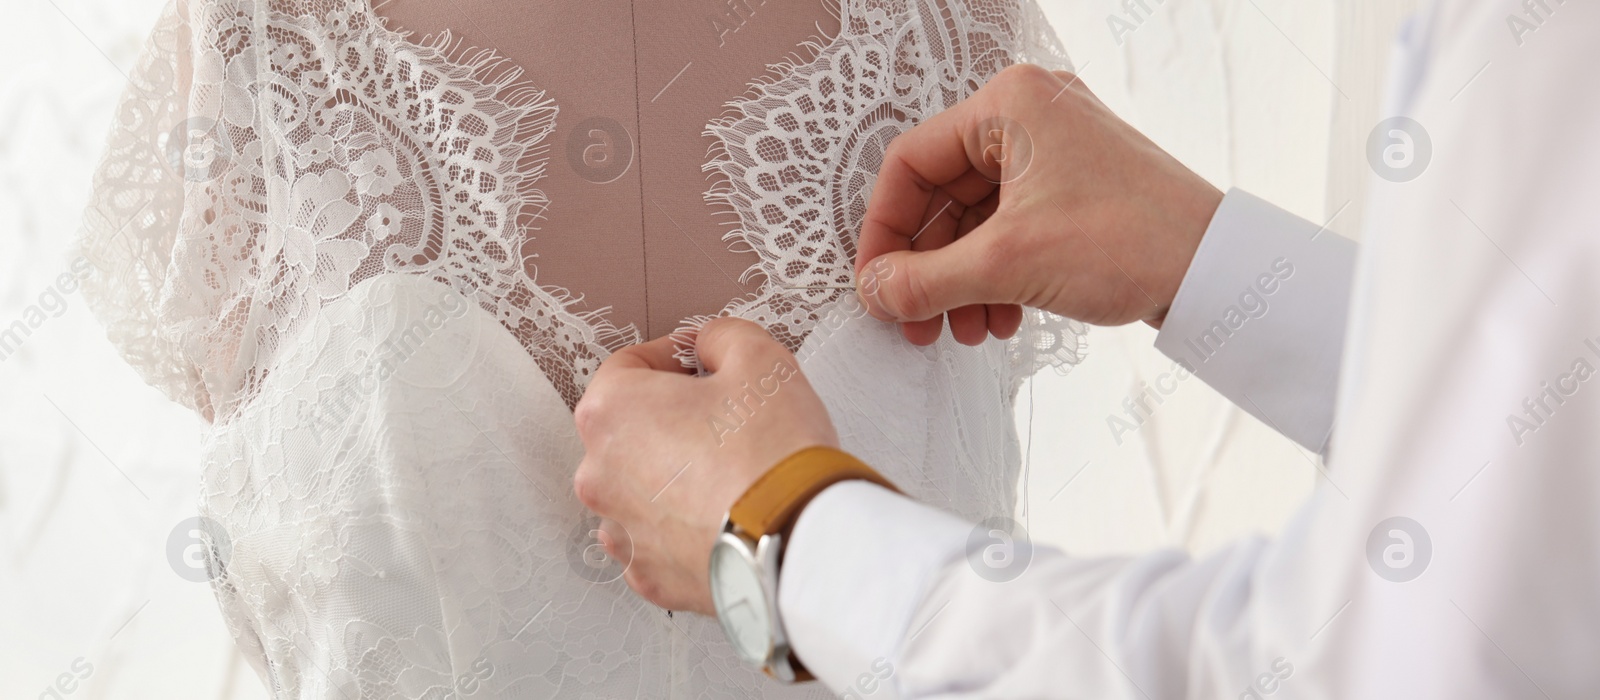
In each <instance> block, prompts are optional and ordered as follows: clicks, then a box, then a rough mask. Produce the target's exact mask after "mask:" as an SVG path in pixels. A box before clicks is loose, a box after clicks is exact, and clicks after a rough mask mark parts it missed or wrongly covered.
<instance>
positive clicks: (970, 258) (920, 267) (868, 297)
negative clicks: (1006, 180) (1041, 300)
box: [857, 214, 1017, 342]
mask: <svg viewBox="0 0 1600 700" xmlns="http://www.w3.org/2000/svg"><path fill="white" fill-rule="evenodd" d="M1008 226H1009V220H1008V219H1007V218H1006V216H1005V215H1004V214H998V215H996V216H994V217H993V218H991V219H989V221H987V222H985V223H984V224H983V225H982V226H980V227H978V229H976V230H974V231H973V232H972V233H970V234H968V235H966V236H963V237H961V238H957V239H956V240H955V241H954V242H953V243H951V244H950V245H947V246H945V247H942V248H938V249H935V250H926V251H897V252H892V253H888V254H886V255H883V256H880V257H878V258H876V259H874V260H873V261H872V262H870V263H868V264H867V266H866V267H865V268H864V269H863V270H862V271H861V274H860V276H859V277H858V278H857V290H858V294H859V295H860V297H861V300H862V303H863V304H865V305H866V307H867V311H868V312H869V313H871V314H872V315H873V316H874V317H876V318H878V319H881V320H885V321H898V322H901V323H909V322H918V321H926V320H930V319H936V318H938V317H939V316H940V315H942V314H944V313H946V312H948V311H951V310H952V309H959V308H961V307H964V306H970V305H974V304H1009V303H1014V302H1016V301H1017V300H1016V299H1013V298H1011V296H1012V288H1013V287H1014V286H1015V285H1014V282H1015V280H1014V277H1015V275H1013V274H1006V273H1007V271H1006V270H1005V269H1004V268H1003V266H1001V265H998V264H996V263H995V262H994V260H993V258H994V253H993V245H992V243H991V241H992V240H994V239H997V238H1000V237H1004V236H1005V235H1006V234H1007V231H1006V229H1007V228H1008ZM963 323H966V322H965V321H963ZM907 330H908V331H910V330H911V329H909V328H908V329H907ZM907 337H908V338H911V336H910V335H909V334H908V336H907ZM937 337H938V336H937V334H935V335H934V338H935V339H936V338H937ZM911 340H912V342H917V338H911ZM979 340H981V338H980V339H979ZM929 342H931V341H929Z"/></svg>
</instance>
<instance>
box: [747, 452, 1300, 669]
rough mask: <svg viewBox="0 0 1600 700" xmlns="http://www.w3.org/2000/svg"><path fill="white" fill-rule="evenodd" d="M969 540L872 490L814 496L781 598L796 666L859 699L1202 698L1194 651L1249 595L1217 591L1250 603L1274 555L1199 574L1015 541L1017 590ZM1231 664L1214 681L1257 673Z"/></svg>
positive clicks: (1234, 655) (1234, 553)
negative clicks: (1257, 574) (1194, 694)
mask: <svg viewBox="0 0 1600 700" xmlns="http://www.w3.org/2000/svg"><path fill="white" fill-rule="evenodd" d="M974 532H975V531H974V530H973V527H972V526H971V525H970V524H967V523H964V522H962V521H961V520H959V519H957V518H955V517H953V516H951V515H949V514H946V513H944V512H943V511H940V510H938V509H935V508H932V507H929V506H926V505H922V504H919V503H916V502H914V501H912V500H910V499H908V498H906V497H904V496H901V495H899V494H897V493H894V492H892V491H889V490H887V489H884V488H882V487H879V486H877V485H874V484H869V483H866V482H845V483H841V484H836V485H834V486H832V487H830V488H828V489H827V490H826V491H824V492H823V493H822V494H821V495H819V496H817V498H815V499H814V500H813V501H812V502H811V503H810V505H808V506H807V507H806V509H805V511H803V512H802V514H801V516H800V519H799V520H798V521H797V522H796V524H795V529H794V531H793V534H792V536H791V538H790V542H789V545H788V549H787V552H786V555H785V557H784V565H783V568H782V573H781V576H782V579H781V581H780V584H779V589H778V590H779V594H778V597H779V609H780V611H781V614H782V616H783V620H784V625H785V628H786V630H787V632H788V635H789V640H790V642H791V645H792V646H793V648H794V649H795V651H796V654H797V655H798V656H799V657H800V660H801V662H802V663H804V664H805V665H806V667H807V668H808V669H809V670H810V671H811V672H812V674H814V675H815V676H816V677H817V678H818V680H820V681H821V682H823V683H824V684H826V685H827V686H828V688H829V689H831V690H832V691H833V692H835V693H838V694H840V696H842V697H846V698H858V699H860V700H866V699H868V698H871V699H873V700H877V699H879V698H922V697H986V698H987V697H1103V698H1113V697H1115V698H1120V697H1128V698H1135V697H1150V698H1158V697H1175V696H1178V695H1181V694H1182V692H1183V688H1184V687H1185V686H1190V687H1192V685H1190V684H1197V685H1206V683H1205V681H1203V680H1201V679H1199V678H1188V677H1187V676H1188V675H1189V674H1186V673H1184V672H1177V673H1174V670H1176V669H1184V668H1185V667H1186V666H1188V665H1189V660H1190V657H1191V655H1192V654H1193V653H1194V652H1195V649H1193V648H1191V645H1190V644H1187V643H1185V642H1184V640H1190V639H1193V638H1196V637H1201V638H1205V637H1211V638H1221V639H1230V638H1232V639H1237V632H1238V629H1237V628H1238V627H1239V626H1240V625H1242V624H1243V622H1242V620H1243V618H1244V615H1245V613H1246V609H1247V603H1248V596H1244V595H1231V594H1229V595H1220V596H1219V595H1216V592H1217V591H1226V592H1231V593H1242V592H1247V591H1248V589H1249V581H1250V578H1251V575H1252V572H1253V571H1254V569H1255V567H1256V565H1257V562H1258V559H1259V558H1260V553H1261V552H1262V551H1263V547H1264V543H1263V542H1262V541H1261V540H1258V539H1252V540H1245V541H1242V542H1240V543H1237V544H1235V545H1233V546H1231V547H1229V548H1226V549H1224V550H1223V551H1222V552H1220V553H1217V554H1213V555H1212V556H1210V557H1208V558H1207V559H1204V560H1198V561H1196V560H1191V559H1190V558H1189V557H1187V556H1186V555H1184V554H1182V553H1180V552H1174V551H1161V552H1154V553H1151V554H1147V555H1144V556H1139V557H1130V558H1101V559H1074V558H1069V557H1067V556H1065V555H1064V554H1062V553H1061V552H1060V551H1058V550H1055V549H1053V548H1047V547H1034V546H1033V545H1031V544H1025V543H1018V547H1017V548H1016V549H1014V550H1013V554H1014V555H1015V556H1017V557H1025V558H1026V561H1024V562H1023V563H1022V565H1021V566H1020V567H1019V569H1018V571H1019V573H1018V574H1017V575H1016V577H1015V578H1007V577H997V576H995V575H993V574H994V573H995V572H994V571H988V572H986V571H984V568H985V564H984V563H983V562H984V560H983V558H982V557H981V550H982V547H983V546H985V545H986V544H988V543H992V542H994V540H985V539H983V538H982V537H981V536H982V535H983V534H984V533H983V532H977V533H976V534H974ZM972 540H977V542H978V546H977V549H976V550H975V551H976V552H978V555H977V556H972V557H971V558H970V560H969V556H968V551H967V550H968V549H969V546H970V545H969V544H968V543H969V541H972ZM845 572H848V575H844V574H845ZM985 573H988V574H990V575H987V576H986V575H985ZM997 578H998V579H1000V580H997ZM1201 625H1206V626H1209V627H1211V628H1213V629H1210V630H1207V631H1206V632H1204V633H1201V632H1200V631H1199V630H1197V629H1195V628H1196V627H1198V626H1201ZM1096 649H1099V650H1100V651H1099V652H1097V651H1096ZM1221 657H1222V658H1220V659H1214V660H1213V662H1212V663H1211V664H1209V665H1208V668H1207V672H1206V674H1205V675H1206V676H1208V677H1219V678H1228V677H1232V676H1234V675H1235V673H1237V674H1245V673H1247V672H1248V671H1249V670H1251V669H1252V668H1253V667H1254V665H1255V664H1254V662H1253V660H1251V655H1250V654H1249V653H1247V652H1241V651H1239V650H1234V649H1230V650H1228V652H1227V653H1224V654H1221ZM1113 658H1116V659H1121V660H1122V662H1121V663H1118V662H1116V661H1113V660H1112V659H1113ZM1234 665H1239V666H1240V668H1241V669H1243V670H1239V671H1237V672H1231V671H1230V670H1228V669H1231V668H1232V666H1234ZM1266 665H1267V666H1268V667H1270V665H1271V662H1266ZM1218 692H1221V690H1220V688H1219V689H1218ZM1219 697H1220V696H1219ZM1230 697H1231V696H1230Z"/></svg>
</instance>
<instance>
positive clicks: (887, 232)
mask: <svg viewBox="0 0 1600 700" xmlns="http://www.w3.org/2000/svg"><path fill="white" fill-rule="evenodd" d="M1221 201H1222V193H1221V192H1219V191H1218V190H1217V189H1216V188H1215V187H1212V186H1211V185H1210V184H1209V183H1207V182H1206V181H1205V180H1203V179H1201V178H1200V177H1199V176H1198V175H1195V174H1194V173H1193V172H1190V171H1189V170H1188V169H1187V168H1185V167H1184V166H1183V164H1181V163H1179V162H1178V161H1177V160H1175V159H1173V158H1172V156H1170V155H1167V154H1166V153H1165V152H1164V151H1162V150H1161V149H1160V148H1158V147H1157V146H1156V145H1155V144H1153V143H1151V142H1150V140H1149V139H1146V138H1145V137H1144V136H1143V135H1142V134H1140V133H1139V132H1138V131H1136V130H1134V128H1133V127H1131V126H1129V125H1128V124H1127V123H1125V122H1123V121H1122V120H1121V119H1118V118H1117V116H1116V115H1114V114H1112V113H1111V111H1110V110H1108V109H1106V107H1105V105H1104V104H1101V103H1100V100H1099V99H1097V98H1096V97H1095V96H1094V95H1093V94H1092V93H1090V92H1089V89H1088V88H1087V87H1085V86H1084V84H1083V82H1082V81H1081V80H1079V79H1078V77H1077V76H1075V75H1072V74H1071V73H1066V72H1051V71H1047V70H1045V69H1043V68H1040V67H1038V66H1032V65H1018V66H1013V67H1011V68H1008V69H1006V70H1005V71H1002V72H1001V73H1000V74H999V75H997V76H995V78H994V79H993V80H991V81H990V82H989V83H988V84H987V85H985V86H984V87H983V88H982V89H980V90H978V92H977V93H975V94H973V96H972V97H971V98H969V99H968V100H966V101H965V102H962V103H961V104H958V105H956V106H954V107H952V108H950V109H948V110H946V111H944V112H942V113H940V114H938V115H936V116H934V117H933V118H931V119H929V120H927V121H926V122H924V123H923V124H920V125H918V126H917V127H916V128H913V129H911V130H910V131H908V132H906V133H904V134H901V135H900V136H899V137H898V138H896V139H895V140H894V142H893V143H891V144H890V147H889V150H888V153H887V155H886V157H885V158H884V163H883V167H882V169H881V170H880V171H879V173H878V182H877V185H876V188H875V189H874V190H873V193H872V201H871V203H870V204H869V205H868V208H867V213H866V217H865V221H864V223H863V225H862V228H861V243H860V246H859V253H858V255H857V259H856V271H857V285H858V287H859V290H860V294H861V296H862V298H863V301H864V302H865V303H866V305H867V308H868V310H869V311H870V312H871V313H872V314H873V316H876V317H877V318H880V319H883V320H890V321H899V322H901V323H902V324H903V326H902V327H903V331H904V333H905V335H906V337H907V338H908V339H909V340H911V341H912V342H913V343H917V344H921V345H926V344H929V343H932V342H933V341H935V340H938V338H939V334H940V332H941V329H942V327H943V317H944V316H946V315H948V316H949V317H950V330H951V333H952V334H953V335H954V336H955V338H956V339H957V340H959V341H961V342H963V343H967V344H970V345H975V344H977V343H980V342H983V340H984V339H985V338H986V337H987V336H988V335H989V334H991V333H992V334H993V335H995V336H996V337H1001V338H1007V337H1010V336H1011V335H1012V334H1014V333H1016V331H1017V328H1018V326H1019V325H1020V324H1021V322H1022V310H1021V308H1020V307H1022V306H1028V307H1033V308H1039V309H1044V310H1047V311H1052V312H1055V313H1057V314H1061V315H1063V316H1067V317H1070V318H1075V319H1078V320H1081V321H1086V322H1089V323H1094V324H1099V325H1116V324H1123V323H1129V322H1132V321H1138V320H1143V321H1147V322H1149V323H1151V325H1155V326H1157V327H1159V325H1160V322H1161V319H1162V318H1163V317H1165V315H1166V312H1167V309H1168V307H1170V306H1171V304H1172V299H1173V297H1174V296H1175V295H1176V294H1177V291H1178V286H1179V284H1181V283H1182V282H1183V275H1184V273H1185V272H1186V271H1187V270H1188V268H1189V263H1190V261H1191V260H1192V259H1193V258H1194V253H1195V250H1196V248H1198V247H1199V244H1200V238H1201V236H1202V235H1204V233H1205V230H1206V227H1207V226H1208V225H1209V223H1210V221H1211V217H1212V215H1213V214H1215V213H1216V210H1217V206H1218V205H1219V204H1220V203H1221Z"/></svg>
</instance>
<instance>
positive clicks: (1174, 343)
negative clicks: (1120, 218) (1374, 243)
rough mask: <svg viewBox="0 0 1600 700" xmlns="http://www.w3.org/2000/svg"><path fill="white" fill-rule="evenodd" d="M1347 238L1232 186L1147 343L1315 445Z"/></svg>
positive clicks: (1329, 386)
mask: <svg viewBox="0 0 1600 700" xmlns="http://www.w3.org/2000/svg"><path fill="white" fill-rule="evenodd" d="M1355 257H1356V244H1355V242H1353V241H1351V240H1349V239H1347V238H1343V237H1341V236H1339V235H1337V234H1335V233H1333V232H1331V231H1328V230H1327V229H1326V228H1325V227H1322V226H1318V225H1316V224H1313V223H1311V222H1309V221H1306V220H1305V219H1301V218H1299V217H1297V216H1295V215H1293V214H1290V213H1288V212H1286V211H1284V210H1282V209H1279V208H1278V207H1275V206H1273V205H1272V204H1270V203H1268V202H1266V201H1264V200H1262V199H1260V198H1257V197H1255V196H1254V195H1251V194H1249V193H1246V192H1243V191H1241V190H1231V191H1229V192H1228V194H1227V195H1226V196H1225V197H1224V198H1223V200H1222V205H1221V206H1220V207H1219V208H1218V209H1217V213H1216V215H1215V216H1213V217H1212V219H1211V225H1210V226H1209V227H1208V228H1207V229H1206V233H1205V237H1204V238H1202V239H1201V241H1200V247H1199V249H1198V250H1197V251H1196V252H1195V257H1194V261H1193V262H1192V263H1190V265H1189V272H1188V274H1186V275H1185V276H1184V278H1183V284H1182V285H1181V286H1180V287H1179V288H1178V294H1177V297H1176V298H1174V299H1173V302H1172V308H1171V310H1169V311H1168V313H1167V317H1166V320H1165V321H1164V322H1163V323H1162V326H1161V333H1160V334H1159V335H1157V336H1156V349H1158V350H1160V351H1161V352H1162V353H1163V354H1165V355H1166V356H1168V357H1170V358H1172V359H1173V360H1175V361H1177V362H1179V363H1181V364H1182V365H1183V366H1184V367H1185V368H1186V369H1188V370H1189V371H1191V372H1193V373H1194V374H1195V376H1198V377H1200V379H1201V380H1202V381H1204V382H1205V383H1206V384H1209V385H1210V386H1211V387H1212V388H1214V389H1216V390H1217V391H1218V392H1220V393H1221V394H1222V395H1223V396H1226V397H1228V399H1229V400H1230V401H1232V402H1233V403H1234V404H1236V405H1238V406H1239V407H1240V408H1243V409H1244V410H1245V411H1247V412H1249V413H1250V414H1251V415H1253V416H1255V417H1256V418H1258V419H1260V420H1261V421H1263V422H1265V423H1267V424H1268V425H1270V426H1272V428H1273V429H1274V430H1277V431H1278V432H1280V433H1282V434H1284V435H1285V436H1287V437H1289V438H1290V439H1292V440H1294V441H1295V442H1297V443H1300V444H1301V445H1304V446H1305V447H1306V448H1308V449H1311V450H1315V451H1317V452H1322V451H1324V449H1325V447H1326V445H1327V442H1328V436H1329V434H1330V432H1331V428H1332V425H1333V410H1334V392H1335V389H1336V387H1337V385H1338V380H1339V363H1340V357H1341V355H1342V350H1343V347H1344V333H1345V320H1346V317H1347V315H1348V311H1349V305H1350V285H1351V279H1352V277H1353V275H1354V272H1355Z"/></svg>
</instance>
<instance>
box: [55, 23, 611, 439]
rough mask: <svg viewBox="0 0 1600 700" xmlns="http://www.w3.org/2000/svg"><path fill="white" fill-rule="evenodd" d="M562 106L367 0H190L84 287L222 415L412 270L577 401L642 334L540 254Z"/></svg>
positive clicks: (135, 135) (497, 64) (120, 163)
mask: <svg viewBox="0 0 1600 700" xmlns="http://www.w3.org/2000/svg"><path fill="white" fill-rule="evenodd" d="M191 67H192V69H191ZM556 113H557V108H556V106H555V104H554V103H553V102H552V101H551V100H550V99H548V98H547V97H546V96H545V94H544V93H543V92H542V91H541V90H539V89H537V88H536V87H534V86H533V85H531V84H529V83H528V82H527V81H526V80H524V79H523V78H522V72H521V71H520V70H518V69H515V68H513V67H511V66H508V65H507V64H506V62H505V59H503V58H501V57H499V56H497V55H496V54H494V53H493V52H490V51H473V50H463V49H461V48H460V47H458V46H457V45H456V44H455V42H454V41H453V40H452V38H451V37H450V36H449V35H448V34H443V35H440V36H438V37H435V38H434V39H433V40H430V41H426V42H422V43H416V42H412V41H410V37H409V36H407V35H405V34H401V33H397V32H394V31H391V30H390V29H388V28H387V27H386V26H384V25H383V23H382V21H381V20H380V19H379V18H378V17H377V16H376V15H375V14H374V13H373V12H372V10H371V7H370V5H368V4H367V3H365V2H363V1H361V0H268V1H265V2H262V1H252V0H201V1H194V2H185V1H183V0H175V2H173V3H172V4H170V5H169V6H168V7H167V9H166V11H165V12H164V14H163V15H162V18H161V21H160V23H159V25H158V26H157V27H156V30H155V32H154V33H153V35H152V38H151V41H150V48H149V50H148V51H147V52H146V53H145V56H144V57H143V59H142V60H141V61H140V63H139V66H138V68H137V70H136V71H135V73H134V75H133V76H132V79H131V81H130V85H129V88H128V92H127V95H126V97H125V98H124V100H123V104H122V108H121V111H120V112H119V115H118V118H117V123H116V128H115V129H114V130H113V133H112V134H111V137H110V140H109V143H110V145H109V148H108V154H107V157H106V160H105V162H104V165H102V167H101V169H100V171H99V174H98V175H97V177H96V181H95V194H94V195H93V199H92V202H91V205H90V207H89V211H88V215H87V217H86V220H87V227H86V231H85V233H84V236H83V241H82V247H83V249H84V255H85V256H86V257H87V258H88V260H89V261H90V262H91V263H92V266H91V267H92V272H91V273H90V277H91V278H90V279H89V280H88V282H87V283H86V285H85V286H86V288H87V289H88V292H87V294H88V297H89V299H90V302H91V304H92V305H93V306H94V308H95V311H96V313H97V314H98V315H99V317H100V319H101V320H102V322H104V323H105V325H106V327H107V328H108V329H109V335H110V336H111V338H112V340H113V341H114V342H115V343H116V344H117V346H118V347H119V348H120V349H121V351H122V353H123V354H124V356H125V357H126V358H127V359H128V361H129V362H130V363H131V364H133V366H134V367H135V368H137V369H138V370H139V372H140V373H141V374H142V375H143V376H144V378H145V379H146V380H147V381H148V382H149V383H150V384H152V385H154V386H156V387H158V388H160V389H162V390H163V391H165V392H166V393H167V394H168V395H169V396H171V397H172V398H173V399H174V400H176V401H179V402H180V403H183V404H184V405H187V406H189V407H191V408H194V409H196V410H198V411H200V412H201V413H202V415H205V416H206V417H207V418H208V419H212V420H215V421H223V420H226V419H228V418H229V417H230V416H231V415H233V414H235V413H236V412H237V411H238V409H239V408H240V407H241V406H243V405H244V404H246V403H248V402H250V401H252V400H254V399H255V398H256V396H257V395H258V393H259V391H260V387H261V386H262V384H263V382H264V381H265V379H266V375H267V374H268V373H269V372H271V371H272V368H273V365H274V363H275V362H276V360H277V358H279V357H280V356H281V355H282V354H283V353H284V351H285V348H287V347H289V346H291V345H292V344H293V343H294V341H295V339H296V338H297V337H298V336H299V335H300V334H302V333H304V332H305V331H306V330H307V329H308V328H311V327H312V326H313V324H314V322H315V321H316V320H317V319H318V318H320V317H321V316H322V309H323V308H324V306H325V305H327V304H329V303H332V302H333V301H335V300H337V299H340V298H343V297H345V296H346V295H348V294H349V292H350V290H351V289H352V288H354V287H355V286H357V285H359V284H360V283H362V282H364V281H366V280H370V279H373V278H376V277H378V276H381V275H386V274H404V275H414V276H417V277H421V278H426V279H429V280H432V281H434V282H437V283H439V284H441V285H444V286H447V287H450V288H452V289H455V290H457V291H458V292H460V293H461V294H463V295H464V296H466V297H467V298H468V299H471V300H472V301H474V302H475V303H476V304H477V305H478V306H479V307H481V308H483V309H484V310H485V311H487V312H489V313H491V314H492V315H494V317H495V318H496V319H498V320H499V322H500V323H501V325H502V326H504V327H505V328H506V330H507V331H508V332H510V333H511V334H512V335H513V336H514V337H516V339H517V340H518V342H519V343H520V344H521V345H522V346H523V348H524V349H525V350H527V352H528V354H529V355H530V356H531V357H532V358H533V359H534V360H535V361H536V362H538V363H539V364H540V365H541V367H542V368H543V369H544V370H545V373H546V375H547V376H548V377H549V378H550V380H551V381H552V382H554V383H555V384H556V385H557V389H558V390H559V391H560V393H561V394H562V397H563V398H564V399H565V400H566V401H567V403H568V405H569V406H570V405H572V404H575V403H576V402H577V400H578V397H579V396H581V395H582V391H583V387H584V386H585V385H586V384H587V382H588V379H589V377H590V376H592V373H593V372H594V370H595V369H596V368H598V366H599V364H600V360H601V359H602V358H604V357H605V356H606V355H607V354H608V353H609V352H610V351H611V350H612V349H614V348H616V347H619V346H621V345H626V344H629V343H632V342H636V341H637V340H638V336H637V333H636V332H635V331H634V330H633V329H632V328H617V327H615V326H613V325H611V324H610V323H608V322H607V321H606V319H605V311H606V310H605V309H598V310H595V311H587V312H583V311H578V310H577V309H576V307H575V305H576V303H577V301H578V300H577V299H576V298H574V297H573V296H572V295H571V294H569V293H568V292H567V291H566V290H563V289H560V288H555V287H551V286H548V285H540V284H538V283H537V282H536V280H535V279H534V277H533V274H534V273H533V272H532V271H531V270H530V268H529V266H528V265H527V261H528V259H529V258H530V256H533V255H535V254H536V253H534V251H533V248H532V246H531V243H532V242H533V236H532V233H533V232H535V231H537V228H538V227H537V223H538V221H539V220H540V218H541V216H542V214H543V211H544V208H545V206H546V205H547V203H548V200H547V198H546V197H545V195H544V193H543V192H542V191H541V190H540V189H539V187H538V186H537V183H538V181H539V180H540V179H542V178H543V176H544V166H545V162H546V157H545V155H546V151H547V149H548V145H547V144H546V143H545V141H546V138H547V137H548V135H549V134H550V132H551V131H552V130H553V128H554V124H555V119H556Z"/></svg>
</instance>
